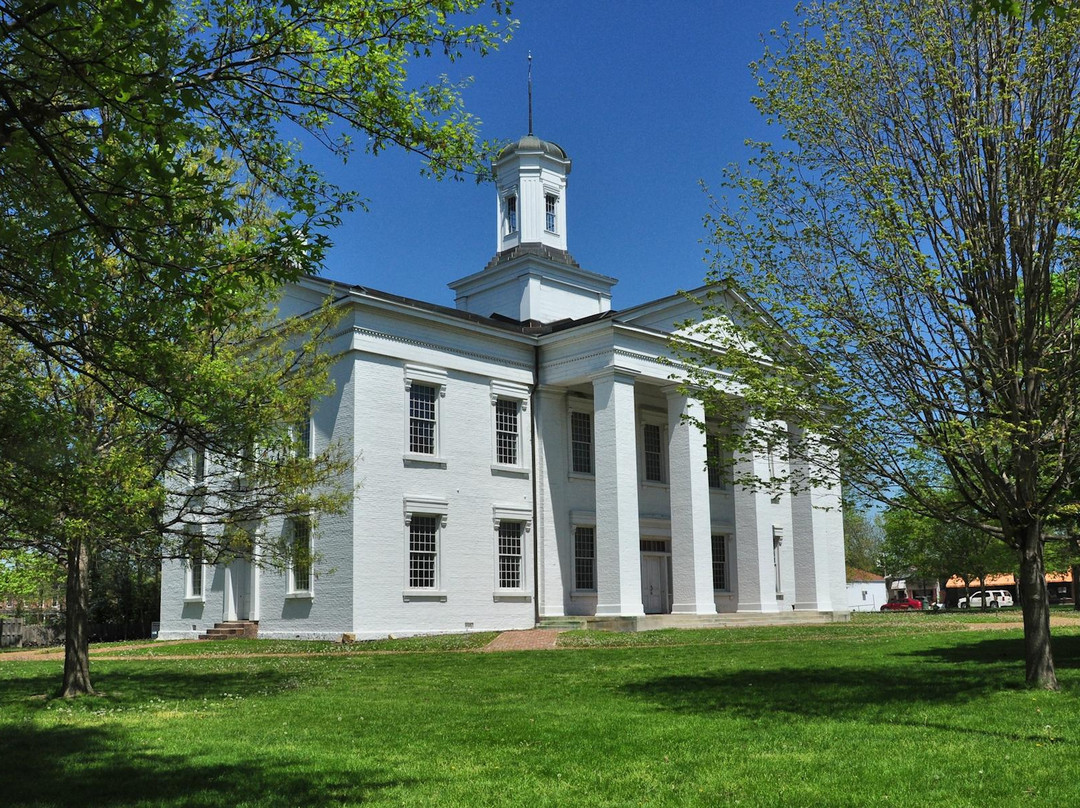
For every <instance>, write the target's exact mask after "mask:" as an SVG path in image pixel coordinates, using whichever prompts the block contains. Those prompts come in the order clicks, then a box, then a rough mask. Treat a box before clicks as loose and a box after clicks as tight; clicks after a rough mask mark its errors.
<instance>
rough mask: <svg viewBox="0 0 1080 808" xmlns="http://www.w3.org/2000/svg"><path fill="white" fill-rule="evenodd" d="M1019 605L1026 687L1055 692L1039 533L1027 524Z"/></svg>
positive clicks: (1021, 559)
mask: <svg viewBox="0 0 1080 808" xmlns="http://www.w3.org/2000/svg"><path fill="white" fill-rule="evenodd" d="M1020 606H1021V608H1022V609H1023V612H1024V659H1025V662H1026V666H1027V684H1028V687H1036V688H1040V689H1042V690H1057V689H1058V687H1059V686H1058V680H1057V674H1055V673H1054V655H1053V652H1052V651H1051V648H1050V598H1049V596H1048V595H1047V590H1046V572H1045V570H1044V569H1043V545H1042V531H1041V529H1040V526H1039V525H1038V523H1036V524H1033V525H1028V527H1027V528H1025V530H1024V533H1023V542H1022V544H1021V549H1020Z"/></svg>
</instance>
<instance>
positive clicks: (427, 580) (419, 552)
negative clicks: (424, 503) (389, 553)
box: [409, 514, 439, 589]
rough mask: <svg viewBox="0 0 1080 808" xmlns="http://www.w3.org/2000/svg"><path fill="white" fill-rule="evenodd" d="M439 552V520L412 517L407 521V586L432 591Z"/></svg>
mask: <svg viewBox="0 0 1080 808" xmlns="http://www.w3.org/2000/svg"><path fill="white" fill-rule="evenodd" d="M438 552H439V520H438V517H435V516H420V515H415V514H414V515H413V517H412V519H410V520H409V586H410V587H412V588H413V589H434V588H435V587H436V585H437V581H436V562H437V561H438Z"/></svg>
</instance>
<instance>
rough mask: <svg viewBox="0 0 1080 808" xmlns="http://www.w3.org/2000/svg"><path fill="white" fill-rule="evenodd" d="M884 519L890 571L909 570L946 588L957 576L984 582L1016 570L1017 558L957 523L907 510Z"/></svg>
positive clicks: (889, 512)
mask: <svg viewBox="0 0 1080 808" xmlns="http://www.w3.org/2000/svg"><path fill="white" fill-rule="evenodd" d="M904 504H905V503H904V502H903V501H901V502H899V503H896V504H895V505H894V506H892V507H890V508H887V509H886V510H885V512H884V514H883V515H882V526H883V530H884V534H885V541H884V543H883V546H882V550H883V553H884V555H885V557H886V558H887V559H888V563H889V566H890V568H892V569H900V568H908V569H914V570H916V571H917V572H918V573H919V575H921V576H924V577H927V578H933V579H935V580H937V581H938V582H939V583H940V584H941V586H942V587H943V588H944V587H945V585H946V583H947V582H948V580H949V579H950V578H952V577H953V576H954V575H958V576H960V577H961V578H963V579H964V582H965V586H966V584H967V582H969V581H971V580H972V579H976V578H977V579H979V580H980V581H982V580H983V579H985V577H986V575H987V574H988V573H991V572H1002V571H1005V570H1011V569H1014V568H1015V565H1016V556H1015V554H1013V553H1011V552H1010V551H1009V549H1008V548H1007V547H1006V546H1005V545H1004V544H1002V543H1001V542H1000V541H998V539H997V538H996V537H995V536H993V535H991V534H990V533H987V532H986V531H983V530H979V529H977V528H973V527H970V526H969V525H965V524H961V523H958V522H955V521H953V522H942V521H941V520H939V519H935V518H933V517H930V516H925V515H921V514H919V513H917V512H915V511H914V510H912V509H909V508H906V507H904Z"/></svg>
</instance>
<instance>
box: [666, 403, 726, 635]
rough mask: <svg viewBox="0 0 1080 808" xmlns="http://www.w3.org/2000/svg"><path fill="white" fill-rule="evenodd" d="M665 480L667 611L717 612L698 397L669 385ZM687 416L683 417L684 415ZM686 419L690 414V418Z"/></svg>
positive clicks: (703, 437) (703, 413)
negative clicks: (668, 542) (669, 594)
mask: <svg viewBox="0 0 1080 808" xmlns="http://www.w3.org/2000/svg"><path fill="white" fill-rule="evenodd" d="M664 392H665V394H666V395H667V404H668V464H669V467H668V481H669V492H670V501H671V582H672V589H673V592H672V594H673V602H672V606H671V611H672V612H673V613H682V614H715V613H716V601H715V599H714V596H713V587H712V539H711V537H712V530H711V525H710V519H709V476H708V471H707V468H706V464H705V435H704V433H703V432H702V431H701V429H700V428H699V427H698V424H699V423H704V420H705V411H704V408H703V406H702V404H701V402H700V401H697V400H696V399H692V398H688V397H687V396H685V395H683V394H681V393H680V392H679V391H678V390H677V389H671V388H669V389H667V390H665V391H664ZM684 416H687V418H684ZM688 419H689V420H688Z"/></svg>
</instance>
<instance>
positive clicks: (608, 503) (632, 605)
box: [593, 368, 645, 616]
mask: <svg viewBox="0 0 1080 808" xmlns="http://www.w3.org/2000/svg"><path fill="white" fill-rule="evenodd" d="M634 377H635V374H634V373H633V372H632V371H628V370H623V369H621V368H609V369H607V370H606V371H604V372H603V373H601V374H599V375H598V376H596V377H595V378H594V379H593V396H594V406H595V416H594V422H595V431H596V436H595V447H596V595H597V597H596V614H597V615H626V616H630V615H642V614H644V613H645V612H644V609H643V608H642V604H641V534H640V527H639V521H638V520H639V514H638V473H637V428H636V421H635V407H634Z"/></svg>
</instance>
